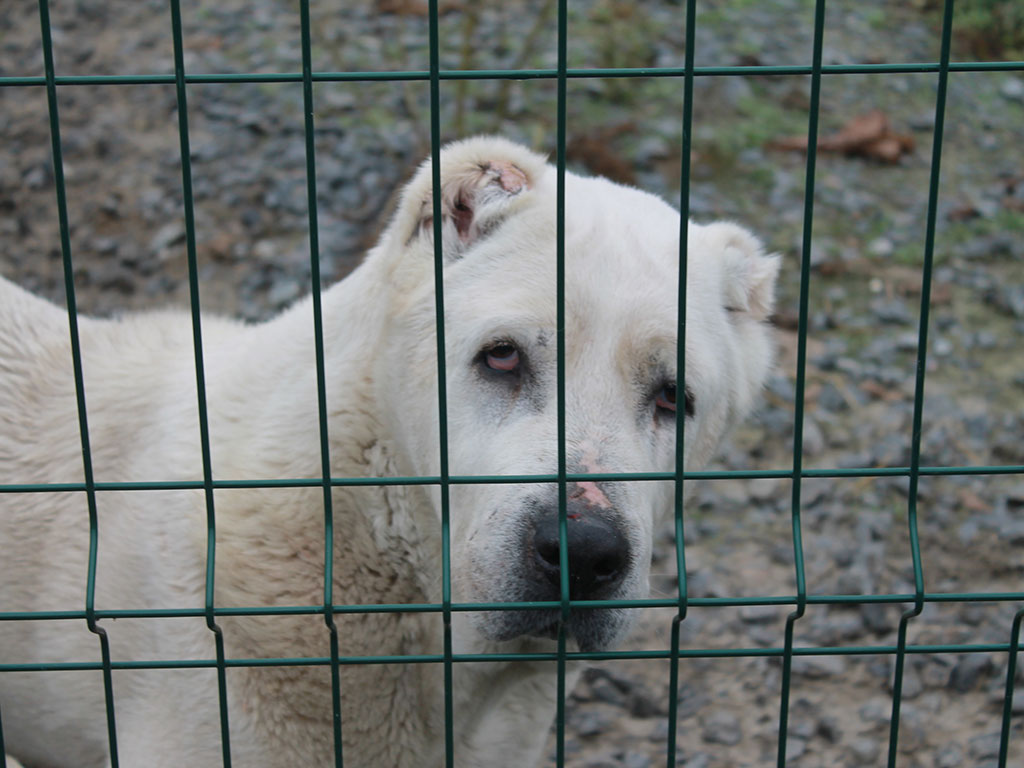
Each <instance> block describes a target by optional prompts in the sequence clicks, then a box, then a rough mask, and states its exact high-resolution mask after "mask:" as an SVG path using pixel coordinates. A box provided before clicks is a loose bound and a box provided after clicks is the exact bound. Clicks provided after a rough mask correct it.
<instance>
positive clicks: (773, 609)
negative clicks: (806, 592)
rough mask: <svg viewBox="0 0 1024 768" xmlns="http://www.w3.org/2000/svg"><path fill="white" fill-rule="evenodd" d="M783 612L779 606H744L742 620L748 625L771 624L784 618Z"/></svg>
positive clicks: (741, 611) (741, 613) (741, 614)
mask: <svg viewBox="0 0 1024 768" xmlns="http://www.w3.org/2000/svg"><path fill="white" fill-rule="evenodd" d="M782 611H783V609H781V608H779V606H777V605H744V606H743V607H741V608H740V618H741V619H742V620H743V621H744V622H746V623H747V624H770V623H773V622H775V621H777V620H778V619H779V618H780V617H781V616H782Z"/></svg>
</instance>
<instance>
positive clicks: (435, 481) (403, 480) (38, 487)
mask: <svg viewBox="0 0 1024 768" xmlns="http://www.w3.org/2000/svg"><path fill="white" fill-rule="evenodd" d="M799 474H800V477H802V478H843V477H851V478H855V477H909V476H910V474H911V472H910V468H909V467H861V468H856V469H852V468H851V469H847V468H842V469H840V468H834V469H804V470H802V471H801V472H800V473H799ZM918 474H919V475H927V476H932V477H936V476H943V477H945V476H957V475H1024V465H1022V464H1005V465H994V466H973V467H969V466H964V467H921V468H920V470H919V471H918ZM792 477H793V472H792V470H788V469H749V470H748V469H738V470H733V469H728V470H725V469H723V470H710V471H705V472H684V473H683V479H684V480H759V479H765V478H774V479H783V480H785V479H790V478H792ZM675 479H676V473H675V472H593V473H573V472H570V473H568V474H567V475H566V480H568V481H569V482H581V481H585V482H602V483H604V482H655V481H662V482H665V481H674V480H675ZM330 482H331V485H333V486H337V487H344V486H365V485H369V486H383V485H440V484H441V478H440V477H438V476H429V475H428V476H418V477H332V478H331V479H330ZM447 482H449V483H451V484H453V485H503V484H504V485H511V484H514V483H557V482H558V475H452V476H451V477H449V478H448V480H447ZM212 483H213V487H214V488H215V489H219V490H239V489H245V488H249V489H253V488H319V487H321V486H322V485H323V480H322V479H320V478H314V477H293V478H278V479H267V480H213V481H212ZM205 487H206V485H205V484H204V482H203V481H202V480H166V481H162V480H154V481H131V482H97V483H95V488H96V490H97V491H192V490H203V489H204V488H205ZM84 490H86V486H85V483H7V484H3V485H0V493H65V492H67V493H72V492H75V491H84Z"/></svg>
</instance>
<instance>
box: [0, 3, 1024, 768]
mask: <svg viewBox="0 0 1024 768" xmlns="http://www.w3.org/2000/svg"><path fill="white" fill-rule="evenodd" d="M169 2H170V10H171V26H172V30H171V32H172V36H173V43H174V74H173V75H170V74H166V75H165V74H155V75H134V74H120V75H112V76H59V75H57V73H56V71H55V68H54V56H53V40H52V35H51V26H50V18H49V5H48V0H39V14H40V27H41V35H42V46H43V56H44V71H45V74H44V76H42V77H0V87H8V88H9V87H27V88H38V87H41V88H45V89H46V94H47V99H48V106H49V116H50V138H51V143H52V152H53V171H54V181H55V186H56V193H57V210H58V216H59V224H60V242H61V253H62V256H63V268H64V284H65V290H66V296H67V307H68V321H69V327H70V334H71V349H72V355H73V366H74V376H75V385H76V392H77V398H78V417H79V429H80V434H81V445H82V455H83V460H84V469H85V477H84V479H83V481H82V482H80V483H60V484H44V485H40V484H7V485H2V486H0V492H3V493H36V492H55V491H75V492H84V494H85V498H86V500H87V505H88V514H89V531H90V549H89V561H88V571H87V573H86V574H85V576H86V579H87V588H86V601H85V606H84V610H82V611H49V612H29V613H25V612H6V613H0V621H53V620H61V619H75V620H84V621H85V623H86V625H87V626H88V628H89V630H90V631H91V632H93V633H94V634H96V636H97V642H98V643H99V645H100V649H101V661H100V662H80V661H74V660H67V661H62V662H59V663H32V664H11V663H4V660H3V659H2V658H0V674H3V673H4V672H9V671H22V672H24V671H38V672H43V673H45V672H47V671H59V670H102V673H103V681H104V686H105V694H106V720H107V727H108V738H109V747H110V755H111V763H112V765H113V766H114V767H115V768H116V767H117V766H118V750H117V742H118V732H117V726H116V718H115V712H116V708H115V691H114V686H113V682H112V672H113V671H114V670H121V669H173V668H215V669H216V670H217V680H218V688H219V702H220V726H221V736H222V745H223V764H224V765H225V766H230V765H231V743H230V739H229V729H228V718H229V714H230V713H229V709H228V701H227V688H226V670H227V669H229V668H233V667H245V666H250V667H259V666H288V665H293V666H304V665H322V666H329V667H330V670H331V681H332V701H333V715H334V717H333V727H334V762H335V765H336V766H341V765H342V764H343V750H342V729H343V728H344V723H343V722H342V718H341V697H342V695H343V692H342V691H341V689H340V682H339V680H340V675H339V667H340V665H343V664H385V663H405V664H408V663H426V664H442V665H443V666H444V693H445V710H444V714H445V745H446V748H445V764H446V765H448V766H452V765H454V760H455V743H454V736H453V733H454V730H453V723H454V718H455V713H454V712H453V706H452V670H453V665H454V664H458V663H465V662H479V661H488V660H490V661H516V660H547V661H554V662H556V670H557V671H556V674H557V676H558V702H557V704H558V709H557V719H556V745H557V746H556V763H557V765H559V766H561V765H564V763H565V739H566V733H565V706H566V689H565V675H566V662H567V661H568V660H606V659H666V660H668V661H669V665H670V667H669V669H670V691H672V692H675V691H677V690H678V683H679V675H680V661H681V660H684V659H693V658H702V657H703V658H715V657H718V658H721V657H753V656H760V657H780V658H781V659H782V692H781V700H780V704H779V729H778V758H777V762H778V765H779V766H783V765H785V762H786V745H787V732H788V718H789V709H790V707H789V700H790V689H791V675H792V662H793V658H794V657H795V656H812V655H888V656H894V657H895V679H894V687H893V696H892V714H891V717H890V724H889V747H888V765H889V766H894V765H896V761H897V744H898V739H899V728H900V704H901V697H902V684H903V670H904V663H905V661H906V657H907V655H908V654H925V653H972V652H973V653H981V652H988V653H992V652H996V653H1004V654H1006V655H1007V673H1006V687H1005V695H1004V698H1003V704H1002V725H1001V738H1000V746H999V758H998V765H999V766H1001V767H1002V768H1005V766H1007V764H1008V763H1007V760H1008V749H1009V737H1010V725H1011V710H1012V705H1013V695H1014V679H1015V674H1016V665H1017V657H1018V652H1019V647H1020V635H1021V624H1022V621H1024V608H1021V609H1020V610H1018V611H1017V613H1016V615H1015V617H1014V620H1013V622H1012V626H1011V627H1008V636H1007V642H1005V643H988V644H980V643H979V644H969V645H964V644H960V645H956V644H949V645H912V644H908V642H907V629H908V626H909V624H910V622H911V621H912V620H913V619H914V618H915V617H917V616H918V615H919V614H920V613H921V612H922V610H923V608H924V606H925V605H926V604H927V603H945V602H1008V603H1009V602H1013V603H1024V591H1020V592H1008V593H993V592H984V593H942V592H928V591H926V589H925V579H924V574H923V570H922V565H921V550H920V545H919V541H918V525H917V487H918V481H919V478H921V477H922V476H938V475H996V474H1024V466H921V462H920V445H921V423H922V418H923V402H924V382H925V360H926V350H927V340H928V312H929V306H930V289H931V276H932V262H933V253H934V246H935V229H936V211H937V198H938V189H939V174H940V163H941V159H942V139H943V126H944V116H945V102H946V89H947V82H948V80H949V77H950V74H952V73H957V72H978V71H1024V62H1021V61H1008V62H952V61H950V41H951V35H952V27H953V0H945V4H944V10H943V17H942V31H941V52H940V56H939V60H938V61H933V62H921V63H900V64H855V65H825V64H823V63H822V40H823V33H824V20H825V0H816V2H815V8H814V37H813V40H814V45H813V55H812V60H811V62H810V64H807V65H795V66H728V67H725V66H712V67H696V66H695V65H694V31H695V10H696V5H697V3H696V0H687V2H686V6H685V21H686V54H685V56H686V58H685V65H684V66H683V67H682V68H676V67H672V68H632V69H569V68H568V67H567V54H566V46H567V40H568V2H567V0H559V2H558V22H557V40H558V65H557V68H556V69H554V70H546V69H545V70H471V71H455V70H441V69H440V65H439V35H438V6H437V0H430V2H429V41H430V43H429V44H430V67H429V70H428V71H401V72H392V71H388V72H314V71H313V68H312V64H311V41H310V14H309V2H308V0H300V2H299V6H300V8H299V12H300V23H301V35H302V71H301V72H281V73H271V74H196V73H187V72H186V71H185V66H184V55H183V42H182V20H181V10H180V3H179V0H169ZM897 72H899V73H931V74H934V75H935V77H936V79H937V86H938V87H937V94H938V95H937V99H936V102H935V123H934V142H933V149H932V161H931V181H930V186H929V197H928V215H927V225H926V238H925V245H924V267H923V275H922V280H923V283H922V291H921V305H920V324H919V329H918V346H917V365H916V381H915V389H914V412H913V431H912V435H911V454H910V463H909V466H900V467H882V468H857V469H804V467H803V444H802V442H803V441H802V435H803V418H804V388H805V386H804V385H805V370H806V341H807V327H808V295H809V284H810V254H811V233H812V223H813V214H814V182H815V157H816V152H815V147H816V145H817V133H818V119H819V95H820V90H821V81H822V77H823V76H825V75H841V74H851V75H856V74H871V73H897ZM755 74H757V75H781V74H787V75H809V76H810V82H811V91H810V95H811V97H810V119H809V124H808V128H807V134H808V147H809V148H810V149H809V151H808V153H807V165H806V186H805V195H804V200H805V203H804V215H803V238H802V249H801V270H800V294H799V327H798V331H799V336H798V338H799V342H798V350H797V352H798V356H797V372H796V373H797V375H796V413H795V426H794V435H795V438H794V444H793V464H792V469H790V470H767V471H740V472H736V471H733V472H715V471H705V472H684V470H683V466H682V450H681V448H682V439H683V426H684V418H683V412H682V410H680V411H679V412H678V415H677V418H678V423H677V431H676V435H677V438H676V439H677V445H676V457H677V459H676V466H675V470H674V471H673V472H667V473H642V474H622V473H606V474H601V475H594V474H588V475H585V476H582V475H574V474H572V473H569V472H568V471H567V469H566V454H565V388H564V370H565V367H564V366H565V356H564V304H563V296H564V288H565V269H564V235H565V232H564V211H565V196H564V174H565V165H566V159H565V158H566V84H567V81H568V80H569V79H575V78H632V77H668V78H676V79H679V80H681V85H682V89H683V95H684V101H683V105H684V106H683V113H682V115H681V125H682V136H681V146H682V155H681V156H682V173H681V177H680V182H681V189H682V203H681V209H682V213H683V215H682V218H681V222H680V273H679V296H680V301H679V318H678V324H679V334H680V336H682V335H683V334H684V333H685V328H686V306H685V301H684V300H683V299H684V297H685V290H684V286H685V284H686V274H687V270H686V254H687V227H686V221H687V219H688V212H689V182H690V142H691V125H692V114H693V84H694V78H696V77H717V76H740V75H755ZM471 79H519V80H526V79H553V80H554V81H555V82H556V84H557V155H556V162H557V169H558V194H557V252H556V258H557V273H556V274H557V286H556V288H557V297H558V302H557V310H558V315H557V318H558V329H557V334H558V336H557V338H558V396H557V406H558V440H559V452H558V470H557V474H554V475H531V476H514V477H512V476H487V477H475V476H474V477H466V476H454V475H451V474H450V473H449V469H448V445H447V443H448V439H447V430H446V426H447V418H446V397H445V367H444V359H445V356H444V345H445V340H444V330H445V329H444V322H443V319H442V318H443V317H444V291H443V279H442V270H441V265H442V258H441V243H442V238H441V236H440V235H441V233H440V228H441V222H442V219H441V210H440V197H439V195H437V194H435V195H434V199H433V205H434V210H433V225H434V243H435V286H436V312H437V323H436V329H437V360H438V372H439V373H438V394H439V400H438V409H439V412H440V424H441V432H440V443H441V445H440V456H441V464H440V473H439V475H437V476H434V477H395V478H355V477H331V474H330V457H329V453H328V428H329V424H328V418H327V407H326V388H325V372H324V354H323V333H322V315H321V306H320V299H319V293H320V288H321V286H320V269H319V267H320V258H319V242H318V227H317V207H316V158H315V145H314V131H313V129H314V125H313V123H314V119H313V116H314V100H313V83H315V82H339V81H347V82H354V81H429V86H430V114H431V120H430V135H431V155H432V158H433V185H434V189H435V190H436V189H438V188H439V186H440V166H439V163H438V157H439V152H440V145H441V141H440V135H441V129H440V98H441V96H440V94H441V83H442V81H451V80H471ZM229 82H236V83H237V82H264V83H266V82H295V83H302V87H303V106H304V119H305V125H304V127H305V142H306V145H305V146H306V182H307V190H308V211H309V237H310V267H311V270H312V288H313V296H314V300H313V321H314V326H315V335H316V359H315V365H316V370H317V383H318V388H317V395H318V404H319V424H320V439H321V456H322V477H321V478H319V479H289V478H282V479H275V480H261V481H232V480H214V479H213V472H212V469H211V459H210V439H209V427H208V420H207V409H206V390H205V383H204V364H203V346H202V323H201V317H200V312H199V278H198V271H197V259H196V235H195V220H194V202H193V195H192V174H191V167H190V155H191V153H190V150H189V120H188V108H187V94H188V86H189V84H196V83H229ZM170 83H173V84H174V85H175V88H176V95H177V112H178V120H179V126H178V127H179V137H180V145H181V147H180V148H181V167H182V185H183V192H184V213H185V224H186V250H187V258H188V275H189V288H190V298H191V308H192V330H193V339H194V351H195V368H196V383H197V390H198V403H197V406H198V409H199V417H200V419H199V423H200V439H201V443H202V459H203V477H202V479H197V480H193V481H185V482H160V481H152V482H98V481H96V480H95V479H94V477H93V473H92V462H91V454H90V442H89V426H88V420H87V416H86V395H87V393H86V391H85V388H84V383H83V373H82V358H81V351H80V345H79V338H78V325H77V313H76V303H75V285H74V280H73V266H72V248H71V237H70V231H69V224H68V213H67V195H66V188H65V180H64V175H63V162H62V150H61V132H60V118H59V115H58V107H57V105H58V101H57V92H58V88H59V87H73V86H76V85H104V86H116V85H124V84H170ZM678 350H679V351H678V355H679V359H678V361H677V363H678V369H677V370H680V371H682V370H684V368H685V367H684V363H685V360H684V354H685V345H684V344H679V345H678ZM886 476H899V477H907V478H909V484H910V493H909V501H908V508H907V525H908V527H909V534H910V550H911V556H912V564H913V576H914V585H913V586H914V591H913V593H906V594H879V595H813V594H808V592H807V584H806V579H805V574H804V558H803V545H802V539H801V481H802V480H803V479H804V478H841V477H886ZM721 478H738V479H752V478H780V479H788V480H790V481H791V482H792V511H791V518H792V545H793V553H794V560H795V571H796V572H795V583H796V594H793V595H774V596H760V597H745V598H691V597H689V596H688V593H687V581H686V567H685V566H686V552H685V544H684V537H683V530H684V525H685V515H684V508H683V483H684V482H685V481H686V480H692V479H721ZM582 479H586V480H629V481H636V482H644V481H665V480H671V481H673V482H674V483H675V553H676V554H675V559H676V568H677V573H678V583H679V589H678V595H677V597H675V598H668V599H665V598H662V599H646V600H629V601H610V600H604V601H571V600H570V599H569V585H568V576H567V574H568V560H567V552H566V546H565V541H566V512H565V508H566V484H567V483H568V482H571V481H574V480H582ZM534 482H536V483H541V482H546V483H557V485H558V489H559V507H560V535H561V542H562V544H561V551H560V560H561V600H560V601H557V602H545V603H529V604H514V603H513V604H510V603H453V602H452V597H451V578H450V558H449V490H450V488H451V486H452V485H453V484H464V483H534ZM360 485H372V486H383V485H434V486H437V487H439V489H440V492H441V503H442V511H443V512H442V522H441V525H442V574H443V589H442V597H441V602H440V603H431V604H416V605H409V604H399V605H393V604H386V605H376V604H374V605H335V604H334V602H333V599H332V584H333V579H332V563H333V551H332V548H333V526H334V521H333V514H332V507H331V491H332V489H333V488H335V487H339V486H360ZM285 487H292V488H294V487H321V488H322V490H323V502H324V528H325V535H324V595H323V602H322V604H320V605H303V606H286V607H272V608H266V607H249V608H218V607H217V606H216V605H215V603H214V562H215V556H216V547H215V526H216V514H215V508H214V491H215V490H217V489H228V488H285ZM180 489H196V490H199V489H201V490H202V491H203V492H204V494H205V500H206V514H207V557H206V596H205V605H204V606H203V607H202V608H195V609H164V608H160V607H153V608H149V609H137V610H97V609H96V608H95V606H94V594H95V583H96V565H97V552H98V547H99V535H100V529H99V525H98V520H97V505H96V499H97V494H102V493H104V492H107V491H138V492H140V493H145V492H146V491H150V490H180ZM868 603H891V604H908V605H909V607H908V608H907V609H906V610H905V611H904V612H903V614H902V616H901V618H900V622H899V628H898V636H897V642H896V645H869V646H857V647H810V648H807V647H794V643H793V634H794V627H795V624H796V622H797V621H799V620H800V619H801V618H802V617H803V615H804V613H805V610H806V608H807V606H808V605H850V604H868ZM750 605H762V606H769V605H776V606H792V608H793V610H792V612H791V613H790V614H789V616H788V618H787V620H786V625H785V636H784V644H783V645H782V647H774V648H731V649H709V648H683V647H681V645H680V625H681V623H682V622H683V621H685V620H686V617H687V613H688V611H689V609H690V608H706V607H730V606H731V607H736V606H750ZM576 606H580V607H582V606H586V607H610V606H616V607H628V608H644V607H661V608H666V607H667V608H674V609H675V610H676V616H675V619H674V620H673V623H672V633H671V644H670V647H669V648H665V649H662V650H655V651H618V652H615V651H608V652H600V653H576V652H569V651H567V649H566V634H565V630H564V626H563V627H560V629H559V631H558V641H557V650H556V651H555V652H553V653H531V654H455V653H453V650H452V638H451V616H452V613H453V612H454V611H477V610H482V609H486V610H534V609H552V608H558V609H560V610H561V612H562V617H563V619H564V618H565V617H567V616H568V613H569V610H570V609H571V608H573V607H576ZM375 612H432V613H440V614H441V616H442V617H443V622H444V650H443V653H442V654H440V655H418V656H359V657H343V656H340V655H339V651H338V632H337V629H336V627H335V616H337V615H338V614H355V613H375ZM240 615H251V616H255V615H264V616H265V615H319V616H323V618H324V622H325V624H326V626H327V629H328V632H329V637H330V655H329V656H328V657H323V658H305V657H303V658H269V659H263V658H261V659H252V658H226V657H225V652H224V642H223V636H222V633H221V630H220V628H219V627H218V625H217V618H218V617H223V616H240ZM166 617H204V618H205V620H206V624H207V626H208V628H209V629H210V631H211V633H212V635H213V638H214V641H215V649H216V654H215V658H213V659H192V660H185V661H162V660H157V661H120V660H116V659H112V658H111V655H110V650H109V645H108V641H107V636H106V633H105V631H104V628H103V627H102V626H101V622H102V621H103V620H111V619H117V618H166ZM0 650H2V649H0ZM676 708H677V696H676V695H674V693H673V695H670V697H669V702H668V736H667V754H666V759H667V763H666V764H667V765H668V766H669V767H670V768H671V766H674V765H676V757H677V717H676V714H677V712H676ZM3 745H4V742H3V727H2V713H0V754H2V753H3Z"/></svg>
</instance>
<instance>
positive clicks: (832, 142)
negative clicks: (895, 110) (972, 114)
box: [769, 109, 914, 163]
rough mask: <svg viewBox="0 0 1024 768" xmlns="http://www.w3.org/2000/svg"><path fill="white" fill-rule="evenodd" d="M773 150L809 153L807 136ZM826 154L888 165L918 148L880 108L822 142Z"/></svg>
mask: <svg viewBox="0 0 1024 768" xmlns="http://www.w3.org/2000/svg"><path fill="white" fill-rule="evenodd" d="M769 146H770V147H772V148H773V149H782V150H795V151H800V152H806V151H807V137H806V136H789V137H786V138H783V139H777V140H775V141H773V142H770V143H769ZM818 149H819V150H820V151H822V152H842V153H843V154H846V155H858V156H860V157H868V158H871V159H873V160H880V161H882V162H885V163H897V162H899V159H900V158H901V157H902V156H903V155H904V154H905V153H907V152H910V151H912V150H913V149H914V137H913V136H910V135H908V134H901V133H895V132H893V130H892V126H891V125H890V124H889V118H887V117H886V116H885V114H884V113H883V112H882V111H881V110H878V109H874V110H872V111H870V112H866V113H864V114H863V115H858V116H857V117H854V118H853V119H851V120H850V121H849V122H847V123H846V125H844V126H843V127H842V128H841V129H840V130H839V131H837V132H836V133H833V134H829V135H828V136H822V137H820V138H819V139H818Z"/></svg>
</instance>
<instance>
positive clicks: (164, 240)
mask: <svg viewBox="0 0 1024 768" xmlns="http://www.w3.org/2000/svg"><path fill="white" fill-rule="evenodd" d="M183 242H185V225H184V224H182V223H180V222H176V221H172V222H170V223H169V224H164V226H162V227H160V229H158V230H157V231H156V234H155V235H153V237H152V239H151V240H150V241H149V251H150V253H153V254H158V253H160V252H162V251H163V250H164V249H165V248H170V247H171V246H173V245H178V244H179V243H183Z"/></svg>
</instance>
